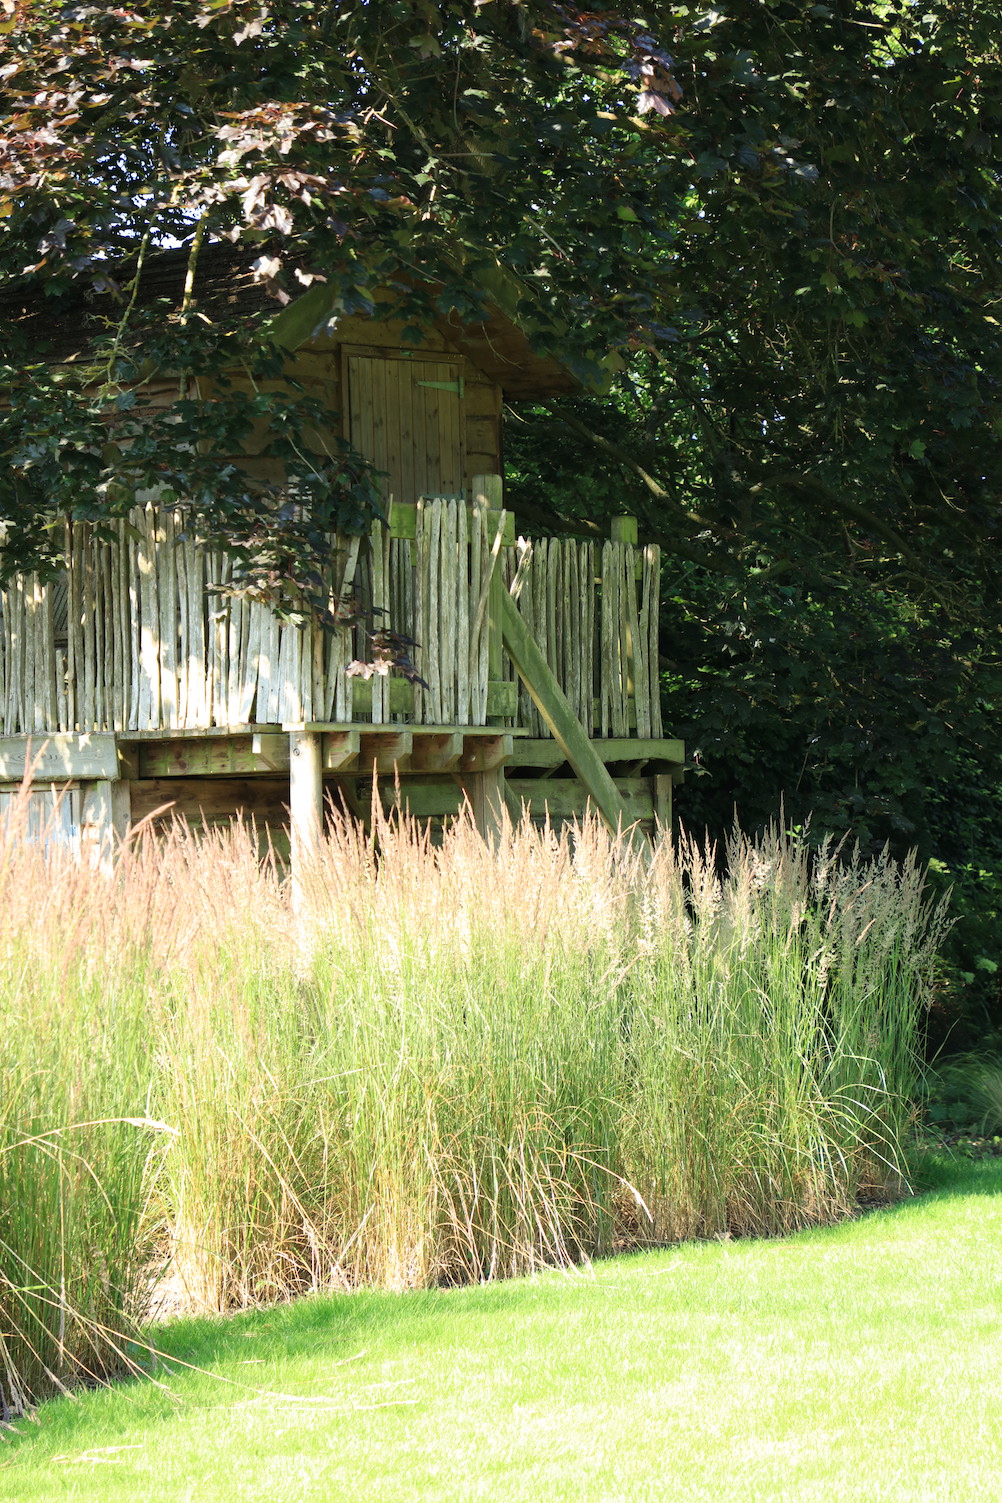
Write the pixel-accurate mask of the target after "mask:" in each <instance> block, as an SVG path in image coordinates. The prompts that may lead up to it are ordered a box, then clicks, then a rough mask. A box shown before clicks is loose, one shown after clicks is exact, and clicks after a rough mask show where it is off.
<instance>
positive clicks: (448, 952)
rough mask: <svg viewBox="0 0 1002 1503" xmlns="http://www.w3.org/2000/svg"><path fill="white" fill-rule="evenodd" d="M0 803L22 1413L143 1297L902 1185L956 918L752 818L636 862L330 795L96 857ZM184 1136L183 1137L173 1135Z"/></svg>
mask: <svg viewBox="0 0 1002 1503" xmlns="http://www.w3.org/2000/svg"><path fill="white" fill-rule="evenodd" d="M15 826H16V820H15V821H14V822H13V823H11V822H8V824H7V825H5V826H4V827H3V828H2V829H0V905H2V906H0V912H2V914H3V927H2V931H0V1005H2V1007H3V1013H4V1017H3V1024H4V1026H3V1029H2V1030H0V1086H2V1090H3V1095H2V1099H0V1210H2V1214H3V1227H4V1231H3V1234H2V1237H0V1242H2V1248H0V1254H2V1261H0V1316H2V1319H3V1326H2V1330H3V1332H4V1333H5V1334H4V1337H3V1346H2V1349H0V1362H2V1364H3V1369H4V1370H5V1371H6V1373H7V1376H6V1378H2V1377H0V1382H3V1383H4V1384H5V1388H4V1392H5V1394H6V1396H7V1398H6V1402H7V1404H8V1408H11V1407H14V1404H15V1403H23V1402H24V1398H25V1396H26V1395H31V1394H37V1393H39V1392H41V1391H42V1390H43V1389H44V1388H45V1386H46V1384H51V1383H53V1382H64V1381H67V1380H69V1379H72V1378H74V1377H75V1376H79V1375H81V1374H84V1373H86V1372H90V1373H94V1374H99V1373H100V1372H102V1371H107V1370H109V1369H113V1368H115V1367H116V1366H118V1365H119V1357H118V1348H117V1347H116V1345H115V1343H114V1342H113V1341H111V1340H110V1339H109V1337H108V1335H107V1333H109V1332H111V1333H113V1332H116V1331H117V1332H122V1331H125V1330H127V1329H128V1322H129V1321H130V1320H131V1319H133V1318H134V1317H135V1316H138V1315H142V1314H144V1313H148V1312H149V1310H150V1308H151V1307H153V1308H159V1309H161V1310H165V1309H169V1310H175V1311H176V1310H182V1309H183V1310H197V1311H206V1310H211V1311H222V1310H227V1309H232V1308H239V1307H245V1306H249V1305H253V1304H256V1303H260V1302H263V1301H271V1300H275V1299H281V1298H286V1297H290V1296H292V1295H296V1294H301V1293H303V1292H306V1291H309V1290H315V1289H324V1288H348V1287H354V1286H357V1285H360V1284H381V1285H384V1286H388V1287H392V1288H404V1287H413V1286H421V1285H430V1284H435V1283H442V1282H457V1281H463V1280H481V1279H487V1278H494V1277H498V1276H502V1275H505V1276H509V1275H515V1274H519V1273H524V1272H529V1271H532V1270H533V1269H537V1268H539V1267H542V1266H544V1265H554V1264H556V1265H561V1264H563V1265H567V1264H570V1263H572V1262H574V1261H577V1260H579V1259H581V1258H583V1257H590V1256H594V1255H596V1254H601V1253H606V1252H609V1251H612V1250H614V1249H615V1248H617V1247H621V1246H623V1245H632V1244H637V1243H656V1242H664V1241H668V1240H672V1239H676V1238H679V1237H688V1236H693V1235H708V1234H714V1233H720V1232H724V1231H730V1232H733V1233H742V1232H779V1231H784V1230H786V1229H788V1228H791V1227H795V1226H801V1225H805V1224H808V1223H811V1222H818V1221H826V1220H831V1219H832V1218H834V1217H836V1216H839V1215H842V1214H844V1213H846V1212H847V1211H849V1210H851V1209H852V1208H853V1207H854V1205H855V1204H856V1197H857V1194H858V1193H859V1192H860V1191H861V1190H868V1189H872V1188H874V1187H875V1186H877V1185H883V1186H887V1185H891V1186H893V1185H895V1184H897V1183H899V1182H900V1178H901V1175H902V1172H903V1170H902V1157H901V1143H902V1139H903V1136H904V1134H905V1132H906V1130H907V1127H908V1123H909V1117H910V1111H911V1107H910V1104H909V1100H908V1096H909V1092H910V1090H911V1083H912V1080H913V1073H914V1068H915V1039H916V1023H917V1018H918V1014H919V1011H920V1009H921V1007H922V1005H923V1002H924V998H925V988H926V987H927V985H928V978H929V975H930V971H931V966H932V960H933V955H934V949H935V945H936V943H937V941H938V938H939V933H940V928H941V923H942V918H941V915H940V914H939V913H938V912H932V911H930V910H929V908H928V907H927V906H926V905H925V903H924V900H923V896H922V885H921V874H920V873H919V872H918V870H917V869H916V868H915V866H914V864H909V863H905V864H904V865H903V866H898V865H895V864H894V863H892V862H890V861H889V860H887V859H886V858H884V859H881V860H878V861H876V862H871V863H862V862H861V861H860V860H859V859H858V857H855V856H853V855H852V854H851V853H845V852H842V851H838V850H835V849H832V848H831V847H826V848H825V849H824V850H822V852H821V854H820V856H811V855H809V853H808V851H807V849H806V847H805V844H804V842H803V841H799V840H797V839H795V838H793V837H790V836H787V835H784V834H780V833H778V832H777V831H775V830H774V831H771V832H768V833H767V834H766V835H765V836H764V837H762V838H761V839H759V840H756V841H751V840H748V839H746V838H745V837H743V836H742V835H740V833H736V834H735V835H734V837H733V838H732V840H731V841H730V843H729V845H728V847H727V849H726V851H724V852H717V851H715V850H714V849H712V848H707V847H701V846H700V845H699V844H698V843H696V842H695V841H693V840H692V839H690V838H687V837H683V838H682V839H680V840H679V841H678V842H677V843H674V844H673V843H672V842H671V841H669V840H661V841H659V843H658V844H657V846H656V848H654V849H653V850H651V851H649V852H648V853H646V854H644V853H643V852H641V851H640V850H639V848H638V847H637V846H636V845H630V844H627V843H625V842H623V841H617V840H615V839H613V838H612V837H611V836H610V835H609V834H608V833H607V832H606V831H605V830H604V829H603V828H602V827H601V825H600V824H599V823H598V822H597V821H594V820H589V821H586V822H585V823H584V824H583V825H582V826H581V827H579V828H576V829H573V830H571V829H565V830H563V831H561V832H560V833H559V834H558V833H556V832H554V831H553V830H550V829H547V828H542V829H539V828H536V827H534V826H533V825H532V824H531V822H530V821H528V820H527V819H523V820H522V821H521V822H520V823H518V824H512V823H511V822H510V821H508V820H505V821H504V822H503V825H502V828H501V830H500V832H499V834H498V836H497V838H496V840H495V841H493V842H492V843H491V844H489V845H488V844H487V843H485V842H484V841H483V840H482V839H481V838H480V836H479V835H478V834H477V832H476V830H475V828H474V827H473V824H472V822H471V821H470V819H469V818H468V817H466V816H463V817H461V818H460V819H458V820H456V821H455V822H454V823H453V824H452V825H451V826H450V827H449V828H448V829H447V830H446V831H445V833H444V836H443V839H442V841H441V843H440V844H438V845H433V844H432V842H431V840H430V839H429V836H428V834H427V831H425V830H423V829H422V828H421V827H420V826H419V825H418V824H417V823H416V822H414V821H413V820H411V819H409V818H407V817H395V818H393V819H392V820H390V819H387V818H386V817H384V815H383V814H382V811H381V809H379V808H378V806H376V807H375V808H374V812H373V820H372V825H371V829H370V832H369V833H368V834H366V833H365V832H363V831H362V830H361V829H360V827H359V826H358V825H356V824H355V823H354V822H353V821H351V820H349V819H347V818H342V817H341V816H339V815H337V814H333V813H332V817H331V820H330V822H329V827H328V833H327V837H326V839H325V840H324V842H323V843H322V845H321V847H320V849H319V850H318V851H317V853H316V855H315V856H314V857H313V858H312V859H311V860H310V861H309V862H308V863H306V864H305V865H304V868H303V870H302V871H301V873H300V878H299V882H298V885H297V901H296V904H295V908H294V909H293V905H292V903H291V901H290V892H289V888H288V884H287V881H286V880H285V879H284V877H283V874H282V873H281V872H280V870H279V869H278V868H277V866H276V864H275V863H274V862H273V861H272V860H271V859H270V858H265V859H263V860H262V859H261V858H260V856H259V844H258V840H257V836H256V834H255V832H254V831H253V830H252V829H249V828H247V827H245V826H241V825H236V826H234V827H233V828H228V829H226V830H222V831H213V832H209V833H206V834H202V835H200V836H195V835H193V834H192V833H191V832H190V831H189V830H188V829H187V828H186V827H185V826H184V825H182V824H180V823H178V824H176V825H175V826H174V827H173V828H172V829H171V830H170V831H168V833H167V834H166V835H165V836H162V837H157V838H154V837H153V836H152V834H150V833H149V832H146V833H145V834H140V835H139V836H137V837H136V838H135V839H133V840H131V841H130V842H127V843H126V844H125V846H124V847H123V848H122V850H121V851H120V852H119V853H118V855H117V858H116V860H115V863H114V868H113V870H111V871H110V872H109V869H108V863H107V862H105V864H104V870H103V871H102V870H100V869H95V868H94V867H92V866H91V865H89V864H88V863H86V862H81V861H78V860H77V859H76V858H74V857H73V855H72V854H71V853H68V852H65V851H63V852H60V851H59V850H56V849H54V848H46V846H45V844H44V842H38V841H35V842H34V843H33V842H32V841H31V840H29V839H26V838H25V830H24V829H22V830H21V833H20V835H18V832H17V830H16V828H15ZM165 1128H166V1129H167V1130H164V1129H165Z"/></svg>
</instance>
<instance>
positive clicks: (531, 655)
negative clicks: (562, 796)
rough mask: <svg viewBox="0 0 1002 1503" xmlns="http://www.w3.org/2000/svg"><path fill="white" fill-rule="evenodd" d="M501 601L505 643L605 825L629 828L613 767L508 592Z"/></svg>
mask: <svg viewBox="0 0 1002 1503" xmlns="http://www.w3.org/2000/svg"><path fill="white" fill-rule="evenodd" d="M499 604H500V615H501V631H502V636H503V640H504V645H505V648H506V650H507V652H508V655H509V657H510V658H511V660H512V662H513V663H514V664H515V668H516V671H517V673H518V676H519V678H520V679H521V680H522V682H523V683H524V684H525V687H526V688H527V689H528V691H529V693H530V695H531V696H532V699H533V702H534V704H535V705H536V708H537V709H538V711H539V713H540V715H541V716H542V717H543V720H544V721H545V722H546V724H547V726H548V727H549V730H550V733H551V735H552V736H553V738H554V740H555V741H556V742H557V744H558V745H559V746H560V748H561V750H562V751H563V753H564V756H565V757H566V758H567V761H568V762H569V763H570V764H571V766H572V767H573V768H574V771H575V772H576V773H577V775H578V777H579V778H580V779H581V781H582V783H583V784H584V786H585V788H586V789H587V790H588V792H589V793H590V794H591V797H592V799H593V800H594V803H595V807H596V808H597V809H598V811H599V813H600V814H601V816H602V818H603V819H604V821H605V823H606V824H607V825H608V826H609V828H610V829H611V830H612V831H614V832H615V831H616V830H618V829H619V828H620V827H622V828H623V829H625V828H626V827H627V826H628V825H629V823H630V816H629V811H628V810H627V807H626V805H625V803H624V802H623V800H622V799H621V798H620V796H619V793H618V792H617V790H616V785H615V783H614V782H613V781H612V778H611V777H610V776H609V770H608V768H607V767H606V765H605V763H604V762H603V761H602V759H601V757H600V756H599V755H598V752H597V751H596V750H595V748H594V746H593V745H592V743H591V741H590V740H589V738H588V733H587V731H586V730H585V728H584V726H583V725H582V724H581V722H580V720H578V718H577V716H576V715H575V714H574V711H573V710H572V709H571V707H570V705H569V704H568V702H567V696H566V695H565V694H564V692H563V690H562V689H561V687H560V685H559V684H558V683H557V680H556V679H555V677H554V676H553V673H552V672H551V671H550V669H549V667H548V666H547V664H546V660H545V658H544V657H543V654H542V653H541V652H540V650H539V648H538V646H537V645H536V642H535V641H534V640H533V637H532V635H531V634H530V632H529V630H528V628H527V627H526V624H525V622H524V621H523V620H522V617H521V616H520V615H519V613H518V607H517V606H516V604H515V602H514V600H512V598H511V596H510V595H509V594H508V591H507V590H505V591H504V595H503V598H502V599H501V601H500V602H499Z"/></svg>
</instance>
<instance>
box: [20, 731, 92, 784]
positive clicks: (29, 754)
mask: <svg viewBox="0 0 1002 1503" xmlns="http://www.w3.org/2000/svg"><path fill="white" fill-rule="evenodd" d="M29 768H30V769H31V775H32V778H33V780H34V781H35V782H45V781H48V780H49V779H52V780H55V781H57V782H58V781H60V780H69V779H80V778H106V779H109V780H114V779H115V778H117V777H118V776H119V766H118V752H117V750H116V747H115V737H114V736H109V735H101V734H98V733H96V732H90V733H87V732H85V733H83V734H81V735H76V734H64V733H57V734H50V733H48V732H45V731H43V732H41V733H39V734H37V735H34V736H3V737H0V779H11V780H12V779H18V778H23V777H24V775H25V773H26V772H27V771H28V769H29Z"/></svg>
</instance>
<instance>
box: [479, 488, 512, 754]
mask: <svg viewBox="0 0 1002 1503" xmlns="http://www.w3.org/2000/svg"><path fill="white" fill-rule="evenodd" d="M472 501H473V506H474V508H475V509H476V510H477V511H481V512H484V513H489V512H492V511H493V512H501V511H502V510H503V508H504V481H503V480H502V478H501V476H500V475H474V477H473V487H472ZM487 531H488V533H489V534H490V535H491V537H492V538H493V530H492V529H491V527H490V526H488V528H487ZM507 593H508V586H507V585H506V584H505V582H504V574H503V572H502V570H501V569H500V568H495V570H494V573H493V575H492V576H491V583H490V596H489V600H488V606H487V681H488V683H491V682H497V680H499V679H500V678H501V677H502V675H503V673H504V645H503V643H502V640H501V596H502V595H507ZM503 719H504V717H503V716H497V715H488V716H487V717H486V721H487V724H488V725H491V724H498V723H501V722H502V721H503Z"/></svg>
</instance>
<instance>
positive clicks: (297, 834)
mask: <svg viewBox="0 0 1002 1503" xmlns="http://www.w3.org/2000/svg"><path fill="white" fill-rule="evenodd" d="M289 816H290V835H291V844H292V901H293V906H295V907H298V906H299V904H300V902H301V900H302V888H301V885H300V883H301V880H302V868H303V865H304V864H305V863H308V862H309V860H310V858H311V857H312V856H315V855H316V853H317V851H318V850H319V849H320V842H321V839H322V837H323V828H324V781H323V757H322V754H321V735H320V732H319V731H290V732H289Z"/></svg>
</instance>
